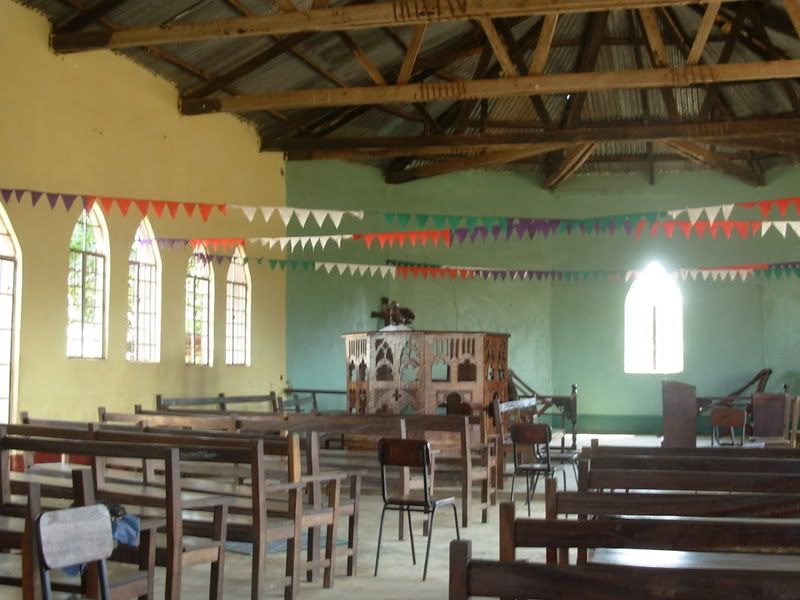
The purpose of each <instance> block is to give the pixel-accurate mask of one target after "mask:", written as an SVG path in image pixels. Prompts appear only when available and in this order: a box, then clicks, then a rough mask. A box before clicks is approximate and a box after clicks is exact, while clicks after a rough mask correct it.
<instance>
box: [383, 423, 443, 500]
mask: <svg viewBox="0 0 800 600" xmlns="http://www.w3.org/2000/svg"><path fill="white" fill-rule="evenodd" d="M378 462H379V463H380V465H381V494H382V495H383V501H384V502H386V500H387V498H388V489H387V486H388V482H387V478H386V467H400V468H406V467H408V468H411V469H421V470H422V490H423V493H424V495H425V502H426V503H430V484H429V482H430V475H431V473H430V471H431V445H430V442H428V441H426V440H408V439H402V438H381V439H380V440H379V441H378Z"/></svg>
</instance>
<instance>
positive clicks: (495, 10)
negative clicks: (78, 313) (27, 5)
mask: <svg viewBox="0 0 800 600" xmlns="http://www.w3.org/2000/svg"><path fill="white" fill-rule="evenodd" d="M734 1H735V0H734ZM689 3H690V2H689V1H688V0H561V1H560V2H557V3H554V2H552V0H529V1H527V2H519V0H471V1H470V2H467V1H466V0H457V1H455V2H441V3H435V4H433V5H428V4H426V3H425V2H424V0H393V1H392V2H377V3H370V4H359V5H352V6H343V7H336V8H319V9H312V10H309V11H302V12H301V11H293V12H284V13H279V14H272V15H263V16H258V17H240V18H235V19H226V20H222V21H210V22H201V23H197V22H177V23H169V24H166V25H161V26H148V27H133V28H126V29H119V30H116V31H113V32H112V31H97V32H95V31H87V32H77V33H56V34H54V35H53V36H52V38H51V44H52V47H53V49H54V50H55V51H56V52H80V51H84V50H93V49H101V48H107V49H113V48H130V47H135V46H143V45H146V44H155V45H158V44H174V43H180V42H195V41H201V40H208V39H215V38H234V37H255V36H263V35H275V34H284V33H295V32H299V31H343V30H351V29H369V28H374V27H396V26H400V25H422V24H424V23H435V22H440V21H464V20H472V19H480V18H482V17H493V18H501V17H528V16H532V15H547V14H563V13H575V12H587V11H604V10H623V9H630V8H640V7H651V8H652V7H657V6H670V5H683V4H689ZM693 3H697V2H693ZM705 3H707V2H700V4H705Z"/></svg>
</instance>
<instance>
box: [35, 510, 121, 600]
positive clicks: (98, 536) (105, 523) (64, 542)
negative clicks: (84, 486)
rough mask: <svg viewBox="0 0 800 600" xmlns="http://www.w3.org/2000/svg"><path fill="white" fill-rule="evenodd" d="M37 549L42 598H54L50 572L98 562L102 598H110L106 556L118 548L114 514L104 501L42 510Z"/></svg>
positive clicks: (104, 599)
mask: <svg viewBox="0 0 800 600" xmlns="http://www.w3.org/2000/svg"><path fill="white" fill-rule="evenodd" d="M36 548H37V551H38V553H39V577H40V579H41V582H42V597H43V598H44V600H50V598H51V597H52V592H51V589H50V571H51V570H52V569H63V568H64V567H70V566H73V565H82V564H85V563H91V562H96V563H97V575H98V579H99V582H100V585H99V592H100V598H101V599H102V600H110V598H111V592H110V589H109V585H108V567H107V566H106V559H107V558H108V557H109V556H111V553H112V552H113V550H114V540H113V538H112V535H111V517H110V516H109V514H108V509H107V508H106V507H105V506H103V505H102V504H93V505H91V506H80V507H77V508H67V509H64V510H53V511H49V512H44V513H41V514H40V515H39V516H38V517H37V518H36Z"/></svg>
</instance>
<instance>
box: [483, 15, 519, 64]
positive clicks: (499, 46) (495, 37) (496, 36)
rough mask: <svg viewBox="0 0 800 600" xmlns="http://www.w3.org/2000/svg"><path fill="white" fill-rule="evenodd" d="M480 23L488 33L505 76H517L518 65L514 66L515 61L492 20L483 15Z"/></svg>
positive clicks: (487, 35)
mask: <svg viewBox="0 0 800 600" xmlns="http://www.w3.org/2000/svg"><path fill="white" fill-rule="evenodd" d="M478 23H480V25H481V28H482V29H483V32H484V33H485V34H486V39H487V40H488V42H489V45H490V46H491V47H492V51H493V52H494V56H495V58H496V59H497V62H498V63H500V68H501V69H503V73H504V74H505V76H506V77H516V76H517V75H518V73H517V67H516V66H514V61H513V60H511V55H510V54H509V53H508V48H507V47H506V44H505V42H504V41H503V38H502V37H501V36H500V33H499V32H498V31H497V28H496V27H495V26H494V23H493V22H492V20H491V19H490V18H489V17H481V18H480V19H478Z"/></svg>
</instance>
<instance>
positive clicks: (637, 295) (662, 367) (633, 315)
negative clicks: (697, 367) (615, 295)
mask: <svg viewBox="0 0 800 600" xmlns="http://www.w3.org/2000/svg"><path fill="white" fill-rule="evenodd" d="M681 371H683V298H682V297H681V291H680V289H679V288H678V284H677V282H676V281H675V279H674V278H673V277H672V276H671V275H669V273H667V272H666V271H665V270H664V267H662V266H661V265H660V264H658V263H651V264H650V265H648V266H647V268H645V270H644V271H643V272H642V273H641V274H640V275H639V276H638V277H637V278H636V280H635V281H634V282H633V285H631V288H630V290H628V295H627V296H626V297H625V372H626V373H662V374H666V373H680V372H681Z"/></svg>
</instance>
